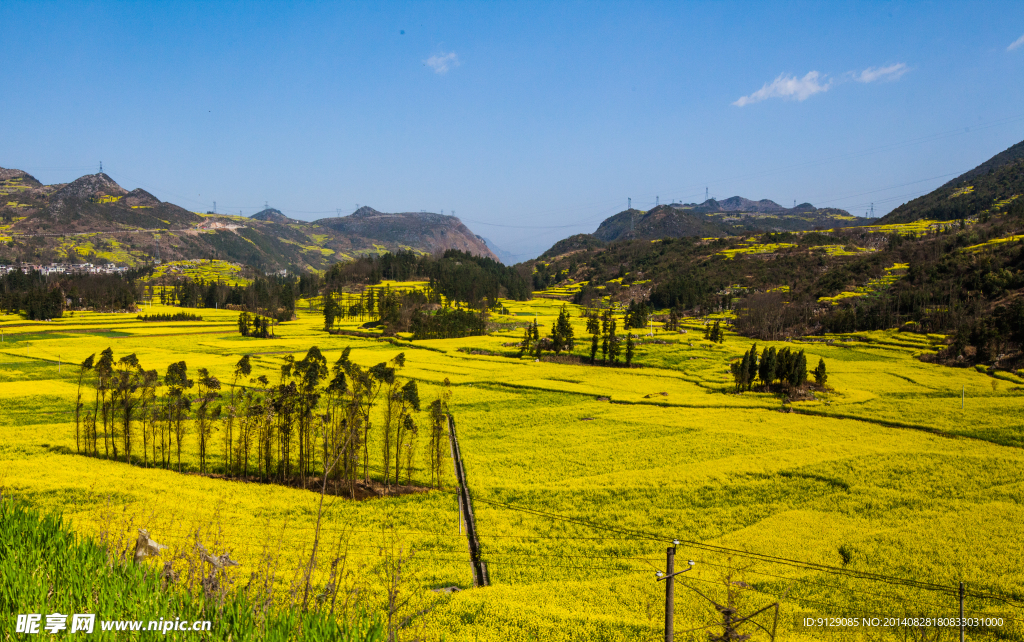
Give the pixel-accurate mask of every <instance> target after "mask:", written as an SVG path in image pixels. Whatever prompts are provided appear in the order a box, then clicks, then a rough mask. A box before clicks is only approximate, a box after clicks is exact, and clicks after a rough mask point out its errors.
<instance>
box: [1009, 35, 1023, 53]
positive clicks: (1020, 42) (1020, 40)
mask: <svg viewBox="0 0 1024 642" xmlns="http://www.w3.org/2000/svg"><path fill="white" fill-rule="evenodd" d="M1021 45H1024V36H1021V37H1020V38H1017V39H1016V40H1014V41H1013V42H1011V43H1010V46H1009V47H1007V48H1006V50H1007V51H1013V50H1014V49H1016V48H1017V47H1019V46H1021Z"/></svg>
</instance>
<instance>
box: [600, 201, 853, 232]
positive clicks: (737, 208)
mask: <svg viewBox="0 0 1024 642" xmlns="http://www.w3.org/2000/svg"><path fill="white" fill-rule="evenodd" d="M870 222H873V220H872V219H859V218H856V217H854V216H851V215H850V213H849V212H847V211H845V210H840V209H834V208H822V209H819V208H816V207H814V206H813V205H811V204H810V203H802V204H800V205H797V206H796V207H792V208H786V207H783V206H781V205H779V204H778V203H776V202H774V201H770V200H767V199H765V200H760V201H752V200H749V199H746V198H743V197H741V196H733V197H731V198H727V199H724V200H721V201H717V200H715V199H708V200H707V201H704V202H703V203H686V204H679V203H672V204H670V205H660V206H658V207H655V208H654V209H652V210H649V211H646V212H644V211H641V210H626V211H623V212H619V213H618V214H615V215H614V216H611V217H609V218H607V219H605V220H604V221H602V222H601V224H600V225H599V226H598V228H597V230H596V231H595V232H594V236H595V237H596V238H597V239H599V240H601V241H604V242H606V243H607V242H611V241H619V240H625V239H643V240H656V239H663V238H681V237H687V236H692V237H701V238H709V237H722V236H732V235H736V234H749V233H750V232H784V231H790V232H796V231H808V230H815V229H832V228H840V227H847V226H850V225H863V224H865V223H870Z"/></svg>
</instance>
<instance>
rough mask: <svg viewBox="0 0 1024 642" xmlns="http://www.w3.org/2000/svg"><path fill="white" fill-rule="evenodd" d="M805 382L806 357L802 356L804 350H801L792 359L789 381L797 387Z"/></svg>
mask: <svg viewBox="0 0 1024 642" xmlns="http://www.w3.org/2000/svg"><path fill="white" fill-rule="evenodd" d="M806 382H807V357H805V356H804V351H803V350H801V351H800V352H799V353H797V355H796V358H795V359H793V369H792V372H791V374H790V378H789V383H790V385H792V386H794V387H796V388H799V387H800V386H802V385H804V383H806Z"/></svg>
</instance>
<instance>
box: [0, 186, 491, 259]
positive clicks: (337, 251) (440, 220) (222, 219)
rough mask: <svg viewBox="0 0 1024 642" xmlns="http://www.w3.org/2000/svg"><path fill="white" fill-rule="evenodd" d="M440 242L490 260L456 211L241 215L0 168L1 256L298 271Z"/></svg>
mask: <svg viewBox="0 0 1024 642" xmlns="http://www.w3.org/2000/svg"><path fill="white" fill-rule="evenodd" d="M5 237H6V238H5ZM3 241H6V242H3ZM447 249H458V250H462V251H465V252H470V253H472V254H476V255H480V256H485V257H488V258H491V259H495V260H497V258H498V257H497V256H496V255H495V254H494V253H493V252H492V251H491V250H490V249H489V248H488V247H487V244H486V243H485V242H484V241H483V239H482V238H480V237H478V236H477V235H475V234H474V233H473V232H472V231H470V230H469V228H467V227H466V226H465V225H463V223H462V221H460V220H459V219H457V218H455V217H454V216H444V215H441V214H433V213H420V212H416V213H397V214H388V213H383V212H378V211H376V210H374V209H373V208H370V207H361V208H359V210H357V211H356V212H354V213H353V214H351V215H349V216H342V217H331V218H324V219H320V220H317V221H312V222H307V221H300V220H296V219H292V218H289V217H288V216H286V215H285V214H284V213H282V212H281V211H280V210H277V209H275V208H267V209H265V210H263V211H261V212H258V213H256V214H254V215H253V216H251V217H248V218H246V217H242V216H229V215H219V214H212V213H206V214H202V213H198V212H192V211H189V210H187V209H185V208H182V207H178V206H177V205H174V204H173V203H167V202H163V201H160V200H159V199H157V198H156V197H155V196H153V195H152V194H150V193H149V192H146V191H145V190H142V189H135V190H132V191H130V192H129V191H128V190H125V189H124V188H123V187H121V186H120V185H118V184H117V182H116V181H114V180H113V179H112V178H110V176H108V175H106V174H103V173H99V174H89V175H86V176H82V177H80V178H78V179H76V180H74V181H72V182H70V183H62V184H57V185H43V184H42V183H40V182H39V181H38V180H36V179H35V178H34V177H32V176H31V175H29V174H28V173H26V172H23V171H21V170H16V169H4V168H0V262H7V263H13V262H17V261H27V262H33V263H36V262H43V263H50V262H82V261H89V262H115V263H120V264H127V265H139V264H141V263H145V262H147V261H149V260H151V258H152V257H155V256H159V257H160V258H161V259H162V260H165V261H166V260H177V259H195V258H220V259H224V260H229V261H234V262H239V263H245V264H248V265H252V266H254V267H257V268H259V269H264V270H268V271H270V270H280V269H289V270H293V271H302V270H309V269H318V270H322V269H325V268H326V267H327V266H329V265H330V264H331V263H333V262H336V261H338V260H350V259H352V258H354V257H355V256H358V255H361V254H379V253H381V252H385V251H391V252H396V251H401V250H407V251H412V252H419V253H434V252H442V251H444V250H447Z"/></svg>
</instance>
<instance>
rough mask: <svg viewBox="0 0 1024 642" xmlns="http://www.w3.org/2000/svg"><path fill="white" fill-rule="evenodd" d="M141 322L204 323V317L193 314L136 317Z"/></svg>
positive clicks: (141, 315) (142, 315) (176, 313)
mask: <svg viewBox="0 0 1024 642" xmlns="http://www.w3.org/2000/svg"><path fill="white" fill-rule="evenodd" d="M135 318H136V319H138V320H139V321H202V320H203V317H202V316H200V315H198V314H192V313H191V312H172V313H169V314H140V315H139V316H137V317H135Z"/></svg>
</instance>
